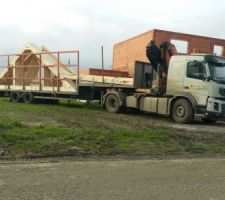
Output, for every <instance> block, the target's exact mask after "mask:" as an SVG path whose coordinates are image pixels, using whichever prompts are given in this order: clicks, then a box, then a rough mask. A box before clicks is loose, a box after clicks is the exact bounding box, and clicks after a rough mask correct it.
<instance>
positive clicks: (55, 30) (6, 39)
mask: <svg viewBox="0 0 225 200" xmlns="http://www.w3.org/2000/svg"><path fill="white" fill-rule="evenodd" d="M224 24H225V2H224V1H221V0H220V1H219V0H213V1H212V0H170V1H166V0H154V1H152V0H135V1H134V0H113V1H109V0H5V1H2V2H1V7H0V40H1V42H0V53H1V54H3V53H15V52H17V51H18V50H19V49H21V47H23V46H24V44H25V43H27V42H33V43H36V44H38V45H44V46H46V47H48V49H50V50H55V51H57V50H77V49H79V50H80V52H81V65H82V66H83V67H97V66H101V56H100V55H101V53H100V47H101V45H103V46H104V49H105V65H106V66H111V65H112V50H113V45H114V44H115V43H118V42H120V41H122V40H125V39H127V38H129V37H132V36H135V35H137V34H140V33H143V32H145V31H148V30H151V29H153V28H157V29H164V30H170V31H176V32H185V33H190V34H198V35H204V36H211V37H219V38H225V26H224Z"/></svg>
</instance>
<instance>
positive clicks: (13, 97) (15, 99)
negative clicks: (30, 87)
mask: <svg viewBox="0 0 225 200" xmlns="http://www.w3.org/2000/svg"><path fill="white" fill-rule="evenodd" d="M10 101H11V102H13V103H19V102H20V101H21V95H20V93H19V92H11V94H10Z"/></svg>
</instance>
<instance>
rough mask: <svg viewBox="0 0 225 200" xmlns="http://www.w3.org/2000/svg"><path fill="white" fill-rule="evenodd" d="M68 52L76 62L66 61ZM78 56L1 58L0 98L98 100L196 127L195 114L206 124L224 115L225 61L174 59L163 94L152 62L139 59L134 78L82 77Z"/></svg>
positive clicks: (33, 50) (35, 52)
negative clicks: (154, 88) (157, 86)
mask: <svg viewBox="0 0 225 200" xmlns="http://www.w3.org/2000/svg"><path fill="white" fill-rule="evenodd" d="M67 54H72V57H73V58H76V61H73V62H70V63H69V64H65V63H63V56H65V55H67ZM79 57H80V55H79V51H64V52H50V51H48V50H47V49H46V48H44V47H42V48H39V47H37V46H36V45H34V44H27V45H26V46H25V47H24V48H23V50H22V51H21V52H20V53H18V54H14V55H1V56H0V60H1V59H5V60H6V61H5V63H6V64H5V65H1V68H3V70H2V75H1V76H0V94H1V95H5V96H10V100H11V101H12V102H25V103H32V102H34V101H35V99H40V98H41V99H59V98H67V99H71V98H74V99H82V100H99V101H100V102H101V105H102V106H103V108H105V109H106V110H107V111H108V112H111V113H118V112H121V111H123V110H124V109H125V108H131V109H137V110H140V111H142V112H149V113H157V114H161V115H164V116H172V117H173V119H174V120H175V121H176V122H178V123H191V122H192V121H193V120H194V117H195V116H200V117H201V118H202V119H203V120H204V121H206V122H216V121H217V120H218V119H221V118H224V117H225V86H224V83H225V76H224V75H223V77H222V78H221V77H218V78H220V79H219V80H218V78H217V77H216V76H217V74H218V73H220V74H221V72H224V73H225V70H224V69H225V59H224V58H223V57H217V56H212V55H177V56H172V58H171V61H170V66H169V68H168V75H167V79H166V80H165V81H166V82H165V81H164V82H161V83H160V84H161V86H163V84H165V83H166V85H165V87H164V86H163V87H162V88H164V89H165V91H164V92H163V93H158V92H154V91H152V90H151V89H150V88H152V86H153V84H154V80H156V79H157V73H156V71H155V70H154V67H153V66H152V65H151V64H150V63H145V62H140V61H135V64H134V66H135V68H134V75H133V78H124V77H110V76H97V75H83V74H80V69H79V68H80V62H79ZM0 63H1V61H0ZM3 63H4V62H3ZM71 68H74V69H75V70H72V69H71ZM223 70H224V71H223Z"/></svg>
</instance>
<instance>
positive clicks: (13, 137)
mask: <svg viewBox="0 0 225 200" xmlns="http://www.w3.org/2000/svg"><path fill="white" fill-rule="evenodd" d="M171 123H172V124H174V123H173V122H172V121H170V120H168V119H161V118H160V117H157V116H151V115H150V116H149V115H145V114H132V113H127V114H110V113H106V112H105V111H103V110H102V109H101V107H100V106H99V105H97V104H90V105H87V104H82V103H79V102H75V101H74V102H72V103H70V104H68V103H67V102H66V101H62V102H60V103H59V104H55V105H50V104H23V103H11V102H9V100H8V98H0V158H30V157H50V156H68V155H70V156H85V155H88V156H92V155H94V156H102V155H105V156H106V155H187V154H196V153H201V154H202V153H205V154H224V152H225V139H224V135H223V134H205V135H204V134H199V133H194V132H190V133H188V131H186V132H185V131H183V130H179V129H178V130H176V129H173V128H168V127H169V125H170V124H171Z"/></svg>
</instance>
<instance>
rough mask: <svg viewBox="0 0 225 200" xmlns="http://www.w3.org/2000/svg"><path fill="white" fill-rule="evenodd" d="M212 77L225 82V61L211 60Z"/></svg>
mask: <svg viewBox="0 0 225 200" xmlns="http://www.w3.org/2000/svg"><path fill="white" fill-rule="evenodd" d="M208 64H209V70H210V74H211V79H212V80H213V81H215V82H217V83H219V84H225V63H217V62H209V63H208Z"/></svg>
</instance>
